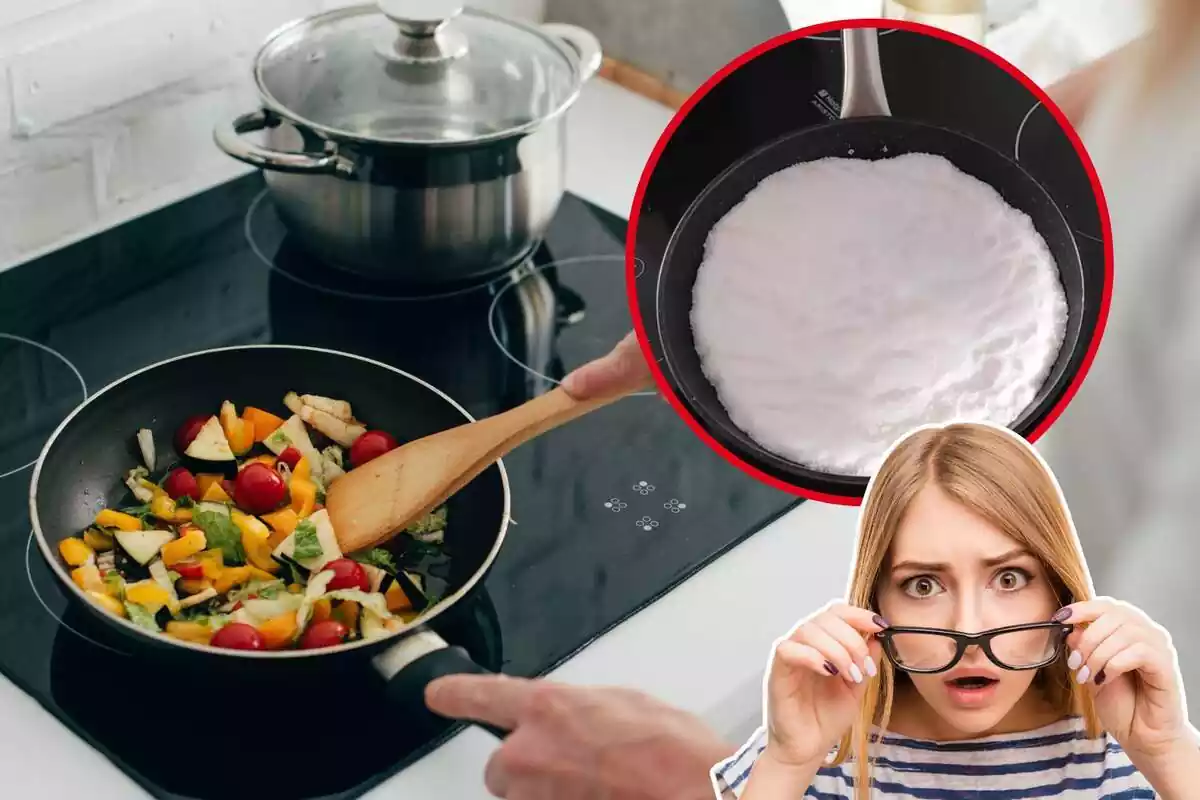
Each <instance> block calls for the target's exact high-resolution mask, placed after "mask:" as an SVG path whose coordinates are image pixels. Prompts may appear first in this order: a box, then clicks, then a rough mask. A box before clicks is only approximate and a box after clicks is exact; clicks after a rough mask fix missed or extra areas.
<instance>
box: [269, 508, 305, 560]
mask: <svg viewBox="0 0 1200 800" xmlns="http://www.w3.org/2000/svg"><path fill="white" fill-rule="evenodd" d="M262 518H263V521H264V522H266V523H267V524H268V525H270V526H271V530H272V533H271V538H270V539H269V540H268V544H270V545H271V549H272V550H274V549H275V548H276V547H278V546H279V543H280V542H282V541H283V540H284V539H286V538H287V537H289V536H291V535H292V531H294V530H296V526H297V525H299V524H300V515H299V514H297V513H296V512H295V511H292V509H290V508H281V509H280V510H278V511H272V512H271V513H270V514H263V517H262Z"/></svg>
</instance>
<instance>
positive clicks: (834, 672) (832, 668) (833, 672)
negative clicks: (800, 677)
mask: <svg viewBox="0 0 1200 800" xmlns="http://www.w3.org/2000/svg"><path fill="white" fill-rule="evenodd" d="M825 671H826V672H828V673H829V674H830V675H837V674H838V671H837V667H835V666H834V665H833V664H832V663H830V662H829V661H826V662H825Z"/></svg>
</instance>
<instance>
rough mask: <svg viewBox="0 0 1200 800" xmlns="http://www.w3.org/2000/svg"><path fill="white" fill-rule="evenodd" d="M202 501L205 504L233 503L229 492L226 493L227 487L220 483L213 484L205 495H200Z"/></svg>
mask: <svg viewBox="0 0 1200 800" xmlns="http://www.w3.org/2000/svg"><path fill="white" fill-rule="evenodd" d="M200 499H201V500H202V501H203V502H205V503H232V502H233V498H232V497H230V496H229V492H227V491H225V487H224V486H222V485H221V482H220V481H217V482H216V483H214V484H211V485H210V486H209V487H208V488H207V489H205V490H204V494H202V495H200Z"/></svg>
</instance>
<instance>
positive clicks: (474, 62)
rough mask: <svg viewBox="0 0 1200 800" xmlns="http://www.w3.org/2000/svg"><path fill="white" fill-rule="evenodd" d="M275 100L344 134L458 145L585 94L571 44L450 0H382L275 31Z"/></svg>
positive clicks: (292, 113) (263, 65)
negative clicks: (580, 90)
mask: <svg viewBox="0 0 1200 800" xmlns="http://www.w3.org/2000/svg"><path fill="white" fill-rule="evenodd" d="M256 77H257V79H258V83H259V88H260V90H261V91H262V93H263V95H264V99H265V100H266V101H267V104H268V105H269V106H274V110H276V111H277V112H279V113H280V114H282V115H284V116H287V117H291V118H293V119H295V120H296V121H298V122H301V123H303V124H307V125H310V126H312V127H314V128H317V129H321V130H323V131H325V132H328V133H332V134H336V135H339V136H342V137H347V138H353V139H360V140H368V141H379V142H394V143H415V144H439V143H441V144H452V143H466V142H473V141H478V140H481V139H495V138H501V137H503V136H506V135H509V134H513V133H517V132H520V131H522V130H524V129H528V128H532V127H534V126H536V125H537V124H538V123H539V122H540V121H542V120H543V119H545V118H546V117H548V116H551V115H553V114H555V113H557V112H559V111H561V110H562V109H563V108H564V107H565V106H566V105H568V104H569V103H570V102H571V101H572V100H573V99H574V98H575V96H576V95H577V93H578V91H579V85H580V82H581V74H580V68H579V66H578V62H577V60H576V59H575V58H574V57H572V55H571V50H570V49H569V48H568V45H566V44H565V43H563V42H561V41H559V40H558V39H556V38H554V37H552V36H550V35H548V34H546V33H543V32H542V31H539V30H538V29H536V28H533V27H528V26H525V25H522V24H520V23H517V22H512V21H508V20H505V19H502V18H500V17H497V16H494V15H491V14H488V13H485V12H482V11H476V10H473V9H466V8H464V7H463V6H462V4H461V2H454V1H453V0H380V2H378V3H374V4H369V5H361V6H354V7H351V8H345V9H339V10H336V11H331V12H328V13H325V14H320V15H318V16H315V17H309V18H308V19H305V20H302V21H300V22H297V23H294V24H292V25H289V26H287V27H286V28H284V29H282V30H280V31H278V32H277V33H276V34H275V35H274V36H273V37H272V38H271V39H270V40H269V41H268V42H267V43H266V44H265V45H264V46H263V48H262V50H261V51H260V53H259V56H258V62H257V66H256Z"/></svg>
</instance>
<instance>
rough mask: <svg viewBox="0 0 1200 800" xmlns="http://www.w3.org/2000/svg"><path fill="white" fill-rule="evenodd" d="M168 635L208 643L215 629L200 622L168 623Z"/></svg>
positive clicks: (198, 642)
mask: <svg viewBox="0 0 1200 800" xmlns="http://www.w3.org/2000/svg"><path fill="white" fill-rule="evenodd" d="M166 633H167V636H170V637H172V638H175V639H179V640H180V641H184V642H192V643H194V644H208V643H209V642H210V641H211V640H212V637H213V633H214V631H213V629H212V628H210V627H209V626H207V625H205V624H203V623H200V622H179V621H173V622H168V623H167V631H166Z"/></svg>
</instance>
